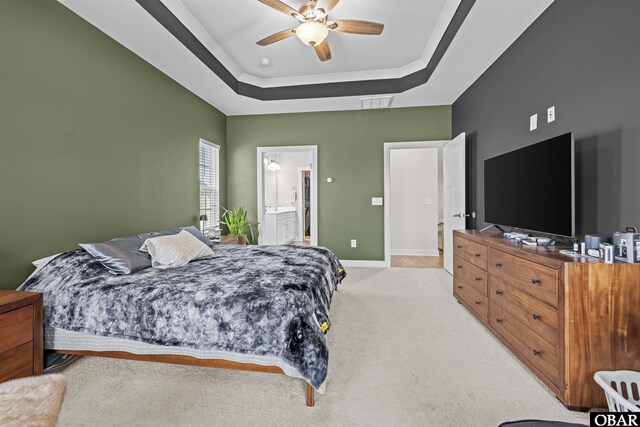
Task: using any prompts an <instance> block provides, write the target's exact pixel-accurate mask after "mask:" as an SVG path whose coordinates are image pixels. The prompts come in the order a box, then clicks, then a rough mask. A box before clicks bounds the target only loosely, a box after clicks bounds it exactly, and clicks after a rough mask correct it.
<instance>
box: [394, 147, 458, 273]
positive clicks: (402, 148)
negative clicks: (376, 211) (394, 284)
mask: <svg viewBox="0 0 640 427" xmlns="http://www.w3.org/2000/svg"><path fill="white" fill-rule="evenodd" d="M449 141H450V140H448V139H447V140H440V141H411V142H385V143H384V199H383V203H384V264H385V266H386V267H391V203H390V195H391V150H407V149H412V148H442V147H444V145H445V144H446V143H448V142H449Z"/></svg>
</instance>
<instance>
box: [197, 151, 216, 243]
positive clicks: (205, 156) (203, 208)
mask: <svg viewBox="0 0 640 427" xmlns="http://www.w3.org/2000/svg"><path fill="white" fill-rule="evenodd" d="M219 166H220V146H218V145H216V144H212V143H211V142H209V141H205V140H204V139H201V140H200V218H204V217H205V216H206V218H207V220H206V221H200V227H201V228H202V230H203V232H205V233H206V234H207V235H211V234H213V235H216V234H219V230H220V173H219V169H220V167H219Z"/></svg>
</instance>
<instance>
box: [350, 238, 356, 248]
mask: <svg viewBox="0 0 640 427" xmlns="http://www.w3.org/2000/svg"><path fill="white" fill-rule="evenodd" d="M351 247H352V248H357V247H358V241H357V240H356V239H352V240H351Z"/></svg>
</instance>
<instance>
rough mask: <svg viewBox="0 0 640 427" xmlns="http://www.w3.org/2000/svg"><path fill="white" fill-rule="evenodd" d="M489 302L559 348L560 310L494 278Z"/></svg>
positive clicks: (491, 281) (491, 283)
mask: <svg viewBox="0 0 640 427" xmlns="http://www.w3.org/2000/svg"><path fill="white" fill-rule="evenodd" d="M489 301H491V303H492V304H494V303H496V304H498V305H500V306H501V307H502V308H503V309H505V310H507V311H508V312H509V313H510V314H511V316H513V317H514V318H515V319H517V320H519V321H520V322H521V323H522V324H523V325H525V326H527V327H528V328H529V329H531V330H532V331H534V332H535V333H536V334H538V335H540V336H541V337H542V338H544V339H545V340H547V341H548V342H549V344H551V345H553V346H554V347H558V310H556V309H555V308H553V307H550V306H549V305H548V304H545V303H543V302H541V301H539V300H537V299H535V298H531V297H530V296H529V295H527V294H526V293H524V292H522V291H520V290H518V288H515V287H513V286H509V285H508V284H506V283H505V282H504V281H503V280H501V279H500V278H498V277H496V276H492V277H491V279H490V283H489Z"/></svg>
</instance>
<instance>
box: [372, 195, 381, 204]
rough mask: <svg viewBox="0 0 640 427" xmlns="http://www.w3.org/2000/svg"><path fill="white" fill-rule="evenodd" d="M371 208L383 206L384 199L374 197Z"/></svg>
mask: <svg viewBox="0 0 640 427" xmlns="http://www.w3.org/2000/svg"><path fill="white" fill-rule="evenodd" d="M371 206H382V197H372V198H371Z"/></svg>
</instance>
